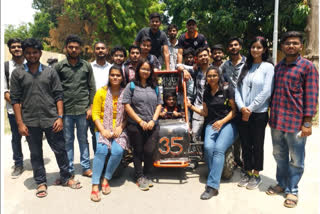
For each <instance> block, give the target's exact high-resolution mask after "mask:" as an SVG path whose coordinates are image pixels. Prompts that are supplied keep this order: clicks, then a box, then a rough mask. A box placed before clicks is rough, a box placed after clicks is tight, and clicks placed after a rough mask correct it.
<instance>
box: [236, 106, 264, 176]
mask: <svg viewBox="0 0 320 214" xmlns="http://www.w3.org/2000/svg"><path fill="white" fill-rule="evenodd" d="M268 119H269V117H268V112H264V113H252V114H251V115H250V117H249V121H247V122H246V121H243V120H242V119H240V120H239V124H238V130H239V135H240V139H241V147H242V159H243V162H244V169H245V170H246V171H250V170H257V171H262V170H263V152H264V150H263V146H264V136H265V129H266V126H267V123H268Z"/></svg>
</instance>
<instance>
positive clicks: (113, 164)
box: [90, 65, 128, 202]
mask: <svg viewBox="0 0 320 214" xmlns="http://www.w3.org/2000/svg"><path fill="white" fill-rule="evenodd" d="M123 79H124V78H123V72H122V69H121V67H120V66H118V65H113V66H112V67H111V68H110V73H109V81H108V84H107V85H105V86H104V87H102V88H100V89H98V90H97V93H96V95H95V96H94V100H93V105H92V120H93V121H94V123H95V125H96V127H97V128H96V140H97V142H98V143H97V151H96V153H95V156H94V159H93V166H92V191H91V196H90V198H91V200H92V201H95V202H98V201H100V200H101V198H100V195H99V184H100V178H101V174H102V170H103V167H104V164H105V161H106V157H107V155H108V153H109V152H110V153H111V155H110V158H109V160H108V163H107V167H106V171H105V174H104V176H103V179H102V183H101V189H102V193H103V194H104V195H107V194H109V193H110V192H111V190H110V186H109V183H108V181H109V180H110V179H111V178H112V175H113V173H114V171H115V170H116V169H117V167H118V165H119V164H120V161H121V158H122V155H123V152H124V150H126V149H128V136H127V133H126V130H125V127H126V125H127V119H126V113H125V110H124V105H123V104H122V99H123V90H124V87H125V85H124V82H123Z"/></svg>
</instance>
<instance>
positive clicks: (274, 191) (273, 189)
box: [266, 184, 284, 195]
mask: <svg viewBox="0 0 320 214" xmlns="http://www.w3.org/2000/svg"><path fill="white" fill-rule="evenodd" d="M283 192H284V189H283V188H282V187H281V186H279V185H278V184H277V185H275V186H269V188H268V190H267V191H266V194H267V195H278V194H281V193H283Z"/></svg>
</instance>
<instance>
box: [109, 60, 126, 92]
mask: <svg viewBox="0 0 320 214" xmlns="http://www.w3.org/2000/svg"><path fill="white" fill-rule="evenodd" d="M111 70H118V71H120V74H121V77H122V82H121V84H120V86H121V88H124V87H125V84H124V76H123V72H122V68H121V66H119V65H112V66H111V68H110V70H109V77H108V78H110V74H111ZM108 87H111V83H110V81H108Z"/></svg>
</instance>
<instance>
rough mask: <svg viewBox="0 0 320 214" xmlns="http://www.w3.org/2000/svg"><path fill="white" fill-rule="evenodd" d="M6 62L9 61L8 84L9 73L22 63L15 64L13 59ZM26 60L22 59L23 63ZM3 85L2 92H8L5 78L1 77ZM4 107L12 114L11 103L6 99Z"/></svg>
mask: <svg viewBox="0 0 320 214" xmlns="http://www.w3.org/2000/svg"><path fill="white" fill-rule="evenodd" d="M8 62H9V85H10V79H11V74H12V72H13V70H14V69H16V68H18V67H19V66H22V64H17V63H16V62H15V61H14V60H10V61H8ZM26 62H27V61H26V60H24V62H23V63H26ZM3 85H4V93H6V92H10V90H9V87H8V83H7V79H6V78H3ZM6 108H7V112H8V114H14V111H13V107H12V105H11V104H10V103H9V102H7V101H6Z"/></svg>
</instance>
